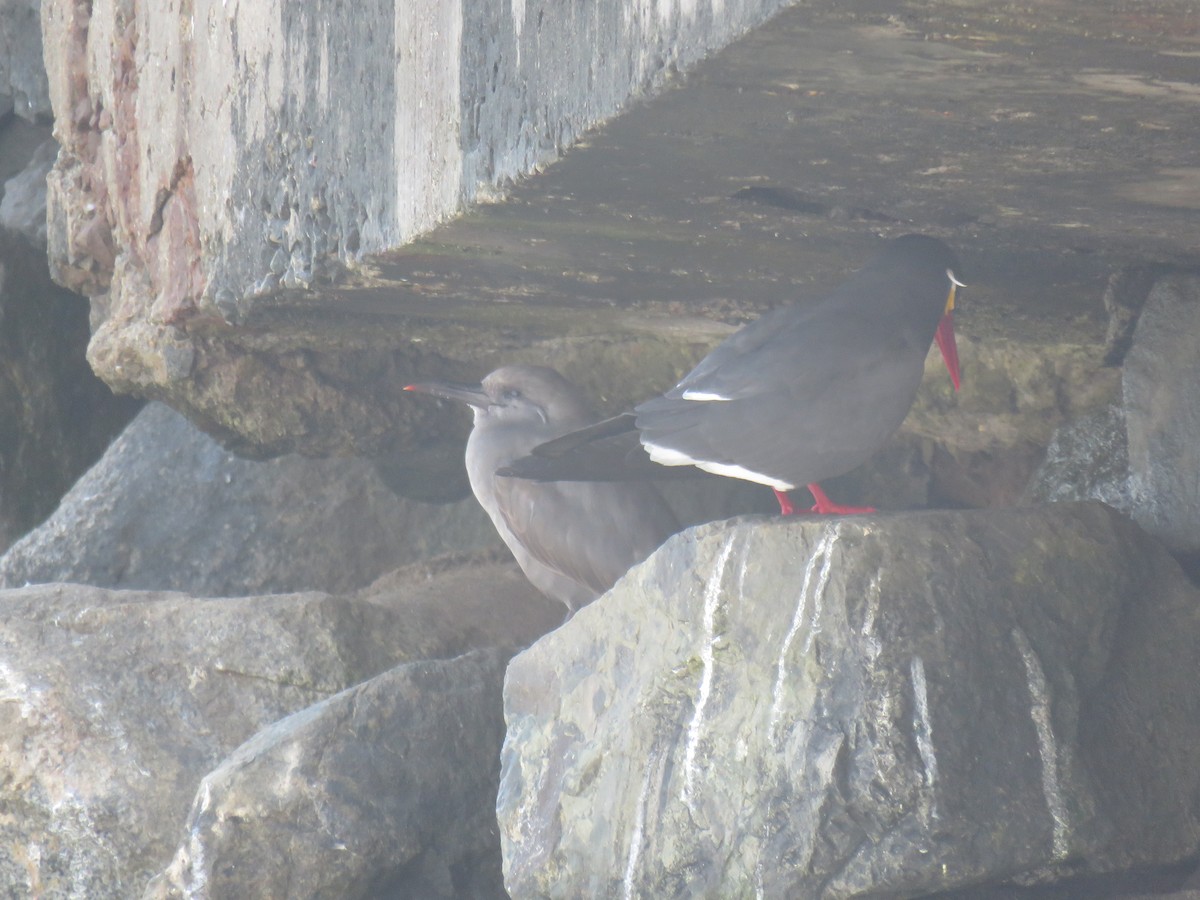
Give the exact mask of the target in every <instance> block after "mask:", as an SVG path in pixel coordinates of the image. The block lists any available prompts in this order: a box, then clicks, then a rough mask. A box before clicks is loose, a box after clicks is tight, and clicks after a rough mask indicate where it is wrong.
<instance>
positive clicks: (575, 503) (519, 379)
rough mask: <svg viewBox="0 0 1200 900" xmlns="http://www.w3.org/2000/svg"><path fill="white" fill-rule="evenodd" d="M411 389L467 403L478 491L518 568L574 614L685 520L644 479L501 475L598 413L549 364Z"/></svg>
mask: <svg viewBox="0 0 1200 900" xmlns="http://www.w3.org/2000/svg"><path fill="white" fill-rule="evenodd" d="M405 390H411V391H416V392H419V393H425V394H431V395H433V396H435V397H443V398H446V399H449V400H457V401H460V402H463V403H466V404H468V405H470V407H471V410H472V412H473V413H474V416H475V425H474V428H473V429H472V430H471V436H470V437H469V438H468V439H467V452H466V464H467V475H468V477H469V478H470V481H471V489H472V491H473V492H474V493H475V497H476V499H478V500H479V503H480V505H482V506H483V508H484V510H486V511H487V514H488V516H489V517H490V518H491V520H492V523H493V524H494V525H495V526H496V530H497V531H498V532H499V533H500V537H501V538H502V539H503V540H504V543H505V544H507V545H508V548H509V549H510V550H511V551H512V554H513V556H514V557H516V560H517V563H518V564H519V565H520V566H521V570H522V571H523V572H524V573H525V575H526V577H527V578H528V579H529V580H530V581H531V582H532V583H533V585H534V586H535V587H536V588H537V589H538V590H540V591H541V592H542V593H544V594H546V595H547V596H549V597H553V598H554V599H556V600H560V601H562V602H563V603H564V604H566V606H567V608H568V609H569V610H570V611H572V612H574V611H575V610H577V609H579V608H580V607H581V606H584V605H586V604H588V603H590V602H591V601H592V600H595V599H596V598H597V597H598V596H600V595H601V594H602V593H604V592H605V591H607V590H608V589H609V588H610V587H612V585H613V584H614V583H615V582H616V580H617V579H618V578H620V577H621V576H622V575H624V574H625V573H626V572H627V571H628V570H629V569H630V567H632V566H634V565H636V564H637V563H639V562H641V561H642V560H644V559H645V558H646V557H647V556H649V555H650V554H651V553H652V552H653V551H654V550H655V549H656V548H657V547H658V546H659V545H660V544H661V543H662V542H663V541H665V540H666V539H667V538H668V537H670V536H671V535H672V534H673V533H674V532H675V531H677V530H678V528H679V523H678V522H677V521H676V519H675V516H674V514H673V513H672V512H671V510H670V508H669V507H668V506H667V505H666V503H665V501H664V500H663V499H662V497H661V495H659V493H658V492H657V491H656V490H655V489H654V488H653V487H651V486H649V485H646V484H644V483H642V484H638V485H633V484H630V483H628V482H622V481H615V482H574V481H561V482H547V483H537V482H532V481H526V480H523V479H517V478H504V477H500V476H497V475H496V470H497V469H500V468H502V467H504V466H507V465H509V464H510V463H512V462H513V461H515V460H517V459H519V458H521V457H523V456H526V455H527V454H528V453H529V452H530V451H531V450H533V448H534V447H536V446H538V445H539V444H542V443H545V442H546V441H549V440H552V439H554V438H556V437H559V436H561V435H563V434H566V433H567V432H570V431H574V430H576V429H578V428H582V427H584V426H586V425H588V424H589V423H591V422H593V421H594V417H593V416H592V415H591V412H590V410H589V409H588V406H587V403H586V402H585V401H584V399H583V397H582V395H581V394H580V392H579V390H578V389H577V388H576V387H575V386H574V385H572V384H571V383H570V382H569V381H567V380H566V379H565V378H563V377H562V376H561V375H560V374H559V373H558V372H556V371H554V370H553V369H550V368H546V367H544V366H525V365H514V366H504V367H503V368H500V369H497V370H496V371H494V372H492V373H491V374H490V375H488V376H487V377H486V378H484V379H483V382H482V383H481V384H478V385H468V384H453V383H450V382H422V383H418V384H412V385H409V386H408V387H406V388H405Z"/></svg>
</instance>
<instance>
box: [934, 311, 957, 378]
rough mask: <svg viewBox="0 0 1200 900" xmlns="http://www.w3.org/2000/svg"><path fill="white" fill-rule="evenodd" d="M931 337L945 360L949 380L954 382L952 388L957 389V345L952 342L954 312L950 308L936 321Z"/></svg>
mask: <svg viewBox="0 0 1200 900" xmlns="http://www.w3.org/2000/svg"><path fill="white" fill-rule="evenodd" d="M933 339H934V340H935V341H936V342H937V345H938V349H939V350H941V351H942V359H944V360H945V361H946V371H948V372H949V373H950V380H951V381H952V382H954V389H955V390H956V391H957V390H958V345H957V344H955V343H954V312H953V311H952V310H946V314H945V315H944V316H942V321H940V322H938V327H937V331H936V332H935V333H934V335H933Z"/></svg>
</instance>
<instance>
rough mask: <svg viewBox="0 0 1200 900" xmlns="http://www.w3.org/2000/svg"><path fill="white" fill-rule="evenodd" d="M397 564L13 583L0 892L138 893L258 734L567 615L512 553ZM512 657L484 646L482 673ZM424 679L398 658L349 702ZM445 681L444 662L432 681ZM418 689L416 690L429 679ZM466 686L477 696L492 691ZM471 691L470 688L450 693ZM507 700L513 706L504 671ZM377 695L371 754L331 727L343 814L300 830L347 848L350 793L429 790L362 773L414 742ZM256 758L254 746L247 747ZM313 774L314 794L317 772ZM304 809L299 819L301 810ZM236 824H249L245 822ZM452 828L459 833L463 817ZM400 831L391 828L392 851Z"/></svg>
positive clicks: (7, 605) (491, 736)
mask: <svg viewBox="0 0 1200 900" xmlns="http://www.w3.org/2000/svg"><path fill="white" fill-rule="evenodd" d="M390 577H391V578H393V579H395V580H394V581H393V582H390V583H389V582H384V583H380V584H378V585H376V586H374V587H373V588H372V589H371V590H370V591H369V592H364V593H363V594H361V595H359V596H356V597H333V596H329V595H325V594H295V595H283V596H269V597H250V598H242V599H220V600H205V599H196V598H193V597H189V596H185V595H181V594H162V593H146V592H112V591H104V590H99V589H96V588H89V587H82V586H78V585H47V586H39V587H33V588H26V589H23V590H15V591H6V592H0V772H3V773H4V778H3V779H2V780H0V809H3V810H5V811H6V812H5V814H4V815H3V816H0V896H6V897H7V896H13V897H17V896H20V897H25V896H46V897H78V898H84V897H86V898H89V900H91V898H118V897H120V898H124V897H134V896H139V895H140V894H141V892H142V891H143V890H144V889H145V887H146V885H147V884H148V882H149V880H150V879H151V877H153V876H154V875H155V874H156V873H160V872H162V871H163V869H164V868H165V867H166V866H167V865H168V864H169V863H170V861H171V858H172V855H173V853H174V852H175V850H176V848H177V847H178V846H179V842H180V839H181V838H183V837H184V833H183V829H182V826H183V823H184V821H185V818H186V815H187V811H188V807H189V804H190V803H191V801H192V798H193V796H195V794H196V790H197V785H199V784H200V782H201V779H202V778H203V777H204V776H205V774H206V773H208V772H211V771H213V770H214V768H217V767H219V766H221V765H222V760H224V759H225V758H226V757H227V756H228V755H229V754H230V753H232V752H233V751H234V750H235V749H236V748H237V747H238V746H239V745H240V744H242V743H243V742H245V741H246V740H247V739H249V738H251V737H252V736H253V735H254V734H255V733H256V732H258V731H260V730H261V729H263V728H265V727H267V726H269V725H270V724H271V723H273V722H276V721H277V720H279V719H281V718H282V717H284V716H287V715H289V714H291V713H295V712H298V711H299V710H302V709H304V708H306V707H309V706H311V705H312V704H314V703H320V702H321V701H323V700H325V699H327V698H329V697H332V696H334V695H336V694H338V693H339V692H341V691H344V690H346V689H347V688H349V687H351V686H352V685H355V684H358V683H361V682H363V681H365V680H367V679H370V678H373V677H374V676H376V675H378V674H379V673H381V672H385V671H387V670H389V669H392V668H393V667H395V666H397V665H400V664H403V663H406V662H410V661H414V660H419V659H423V658H429V657H448V656H455V655H458V654H462V653H466V652H468V651H470V650H471V649H472V648H474V647H480V646H490V647H501V648H506V649H504V650H503V653H504V655H507V653H508V652H511V648H513V647H519V646H524V645H525V644H527V643H528V642H529V641H530V640H532V639H533V638H534V637H536V636H537V635H538V634H541V633H543V632H544V631H545V630H546V629H547V628H549V627H552V626H553V625H554V624H556V623H557V622H558V621H559V620H560V619H561V613H560V612H559V611H558V610H557V609H556V608H555V606H554V604H553V603H551V602H550V601H545V600H543V599H542V598H539V597H537V596H536V595H535V594H534V592H533V591H532V589H531V588H530V587H529V585H528V583H527V582H525V581H524V579H523V578H522V577H521V575H520V572H519V571H518V570H517V568H516V566H515V565H512V564H506V565H503V566H501V565H495V564H491V565H484V566H481V567H477V568H475V569H473V570H462V569H448V570H441V569H438V568H429V567H417V568H416V569H415V570H413V571H410V572H407V573H400V574H397V575H394V576H390ZM495 665H497V663H496V662H494V661H493V662H491V663H484V662H479V663H478V667H479V671H480V672H481V673H483V672H486V671H488V667H489V666H492V667H494V666H495ZM463 668H464V669H465V670H467V671H469V670H470V665H465V666H464V667H463ZM434 669H436V666H435V667H434ZM418 671H419V670H418ZM480 677H481V678H482V675H481V676H480ZM405 678H411V682H412V684H413V685H419V684H420V683H421V678H420V677H418V675H417V674H413V675H412V676H404V675H396V676H394V678H393V679H392V680H390V681H385V682H383V683H381V684H380V685H379V686H378V687H376V688H371V689H367V690H365V691H364V692H363V693H360V694H356V695H350V696H348V697H347V696H346V695H343V700H342V701H339V704H342V705H340V706H338V705H337V704H335V706H337V708H338V709H343V710H344V709H345V705H344V704H345V702H346V701H347V700H349V701H351V705H353V700H354V699H356V698H357V699H361V700H363V701H364V702H366V701H367V700H368V699H370V698H375V700H376V701H378V702H379V703H383V701H384V700H385V699H386V698H382V697H379V696H378V694H377V693H376V692H377V691H380V690H383V689H384V687H386V686H387V685H389V684H390V685H391V686H392V687H395V686H396V685H397V684H398V683H402V682H403V681H404V679H405ZM437 680H438V679H437V676H436V675H430V676H429V682H430V683H436V682H437ZM482 683H483V682H482V681H480V682H479V683H478V684H477V683H476V682H473V681H471V679H470V678H469V677H466V675H465V674H464V676H463V685H464V686H463V691H464V693H465V694H467V695H468V697H475V694H474V693H472V692H478V690H479V689H480V688H479V685H480V684H482ZM403 696H404V697H406V698H407V699H410V700H411V699H412V698H414V697H415V696H416V693H415V691H410V692H409V693H407V694H404V695H403ZM460 699H462V703H463V706H462V707H461V708H463V709H465V708H468V707H470V708H473V707H471V704H472V703H475V702H480V701H478V698H476V699H464V698H460ZM454 702H457V701H456V700H455V696H454V695H453V692H451V696H445V697H443V698H442V707H441V708H448V707H449V706H451V705H452V704H453V703H454ZM492 702H493V703H494V704H496V706H495V707H494V709H498V708H499V706H498V698H497V697H496V696H495V689H494V688H493V694H492ZM369 708H370V704H369V703H368V704H367V705H366V706H364V708H363V717H362V718H359V719H353V717H351V718H350V719H342V720H341V721H342V723H343V724H349V723H352V722H353V723H354V724H355V727H358V728H360V729H361V730H360V731H358V732H356V734H357V737H359V738H363V739H364V741H365V743H364V744H363V745H360V749H361V750H362V753H363V756H362V757H359V758H356V757H355V749H354V748H355V742H354V741H350V742H349V743H346V744H343V745H342V747H341V750H340V751H339V753H338V754H334V753H333V752H332V751H333V745H332V744H329V743H327V744H325V745H322V746H323V747H324V748H325V749H328V750H329V751H330V753H331V756H330V758H329V760H327V761H326V762H325V763H324V766H325V768H323V769H322V770H321V775H322V776H324V777H327V778H328V783H327V784H325V785H324V786H323V787H321V788H320V789H321V790H328V791H329V797H330V798H331V800H330V804H331V805H330V806H328V807H325V808H324V809H323V811H324V812H328V813H329V814H330V817H329V818H326V819H324V820H323V825H324V826H327V828H326V829H325V830H322V829H321V828H317V830H316V833H315V834H311V835H300V834H299V833H297V834H295V835H294V836H295V838H296V840H297V841H301V840H303V841H305V842H309V843H308V845H309V846H317V845H320V846H322V847H324V851H325V852H327V853H333V854H335V855H336V853H337V852H338V851H336V850H334V849H332V848H331V841H336V839H337V838H338V837H339V836H341V829H340V824H339V823H342V822H346V821H349V820H350V818H352V817H351V816H350V812H349V809H350V808H351V807H352V806H353V803H352V802H351V801H350V800H349V799H346V804H347V805H346V807H345V808H339V807H337V803H338V800H337V798H338V797H345V798H349V797H351V796H352V795H354V793H355V791H360V792H363V793H362V794H361V795H365V794H366V793H367V792H371V791H373V792H374V794H375V796H376V799H377V800H378V803H379V804H380V806H378V807H376V808H377V809H383V808H387V809H391V810H398V809H402V808H404V804H405V803H406V802H408V801H410V800H412V799H413V798H412V797H411V796H409V797H407V798H405V797H403V796H401V797H392V796H390V795H389V794H388V786H387V785H381V784H380V782H379V781H378V780H375V781H370V780H368V781H359V779H366V778H368V776H370V773H371V772H372V771H374V772H375V773H376V776H379V773H380V772H381V771H382V770H379V769H376V770H373V769H372V766H374V765H376V764H378V765H380V766H390V767H391V768H390V769H388V771H390V772H394V771H395V770H396V769H395V767H396V765H397V763H396V761H395V760H394V759H389V750H390V752H391V753H395V752H397V751H401V752H400V755H401V756H403V755H404V754H403V752H402V751H403V745H402V744H398V743H391V744H387V743H385V744H383V745H380V746H376V745H373V744H371V743H370V741H369V740H368V738H369V737H370V735H371V728H372V727H373V723H374V722H382V721H383V713H382V712H377V713H376V712H371V713H367V712H366V710H368V709H369ZM438 709H439V707H432V706H431V707H429V709H428V710H427V713H426V714H433V713H436V712H437V711H438ZM330 714H331V715H333V714H332V713H330ZM397 714H398V713H397V711H396V709H392V710H390V711H388V715H389V716H394V715H397ZM333 717H334V718H336V715H333ZM310 718H316V715H314V716H310ZM461 721H462V720H461V719H459V718H455V717H451V716H449V715H447V718H446V721H445V722H444V723H443V725H444V727H445V728H447V729H452V728H454V727H455V726H457V725H458V724H460V723H461ZM486 721H487V720H486V718H481V719H479V722H481V723H483V722H486ZM393 724H394V722H393ZM471 724H472V726H474V724H475V721H474V720H472V723H471ZM344 737H345V736H343V739H344ZM391 739H392V738H390V737H389V740H391ZM458 739H459V741H461V743H462V745H463V747H462V752H463V753H467V752H468V751H470V750H471V748H477V747H478V746H479V744H478V743H477V741H484V740H493V741H494V749H493V751H492V752H493V753H495V752H496V750H498V748H499V734H498V726H496V725H494V724H493V725H492V726H490V730H489V728H479V729H478V732H476V731H475V730H473V728H472V729H462V731H461V733H459V735H458ZM261 744H262V742H261V741H260V744H259V745H260V746H261ZM320 749H321V747H320V746H318V747H317V748H316V752H318V753H319V752H320ZM441 749H442V752H443V753H444V754H445V756H446V757H447V759H454V758H455V757H454V754H455V753H456V752H459V749H458V748H456V747H455V746H453V745H444V746H443V747H442V748H441ZM429 752H430V753H432V752H433V751H432V749H430V750H429ZM367 756H371V758H372V759H373V760H374V762H369V761H367V760H366V757H367ZM493 758H494V757H493ZM240 760H241V761H242V762H246V761H247V760H246V758H245V755H243V756H242V757H241V758H240ZM335 763H336V765H335ZM360 763H361V765H360ZM431 765H432V764H431ZM225 771H229V770H228V769H226V770H225ZM420 771H422V772H424V773H425V774H429V773H430V771H431V770H430V769H429V768H426V769H421V770H420ZM379 777H381V776H379ZM473 777H474V778H479V779H486V778H492V779H494V777H495V775H494V772H486V771H472V772H471V773H464V774H463V783H467V782H468V781H469V780H470V778H473ZM300 781H301V782H303V779H300ZM393 787H395V786H393ZM296 789H297V790H299V791H301V792H303V791H304V790H305V785H304V784H303V783H301V784H298V785H296ZM312 790H313V791H314V792H316V791H317V790H318V788H317V786H316V785H312ZM361 795H360V796H361ZM264 802H267V801H266V800H264ZM389 804H390V805H389ZM489 805H490V804H489ZM222 808H224V807H222ZM422 808H423V810H424V811H425V812H428V813H432V810H431V809H430V808H429V807H428V806H424V807H422ZM249 812H250V811H246V814H247V815H249ZM367 812H369V811H364V812H363V815H367ZM289 816H290V813H289ZM288 824H291V825H297V826H298V825H299V824H300V822H299V821H298V820H296V819H290V818H289V821H288ZM304 824H305V825H307V824H311V820H305V822H304ZM227 827H228V828H230V829H234V830H235V831H236V823H235V822H233V821H232V820H230V821H228V822H227ZM281 828H283V829H284V830H286V827H285V826H284V825H281ZM329 829H332V832H331V831H330V830H329ZM241 833H243V834H244V833H245V832H244V831H243V832H241ZM331 833H332V838H331ZM465 834H467V835H468V837H464V844H463V845H462V846H463V847H468V846H469V839H473V838H474V837H477V836H478V830H470V829H468V830H466V832H465ZM423 835H424V836H426V837H428V835H426V834H425V833H423ZM257 837H258V835H257V833H256V839H257ZM438 837H439V838H444V839H445V840H446V841H447V845H446V846H447V847H449V846H450V842H451V840H452V838H451V837H450V836H449V835H448V834H438ZM264 840H265V838H264ZM364 840H365V839H364ZM387 840H388V838H386V837H380V841H381V843H379V844H375V845H373V846H374V847H375V848H376V850H378V848H379V847H380V846H384V845H385V844H386V842H387ZM226 846H228V845H226ZM256 846H262V844H261V843H260V844H251V847H256ZM365 846H366V845H365V844H361V845H358V847H357V849H360V850H361V849H363V848H364V847H365ZM388 846H392V845H388ZM410 846H411V845H410ZM427 848H428V845H426V849H427ZM372 852H374V851H372ZM464 852H465V851H464ZM447 853H449V851H448V850H447ZM374 858H375V859H377V857H374ZM424 858H426V859H429V860H434V859H435V858H436V854H434V853H427V854H426V855H425V857H424ZM279 859H280V861H284V858H283V857H280V858H279ZM259 862H261V863H263V864H265V863H266V860H260V861H259ZM345 865H346V866H347V868H348V869H353V864H352V863H350V862H346V863H345ZM431 865H432V863H431ZM435 868H436V867H435ZM218 874H219V873H218ZM214 877H217V875H216V874H215V875H214ZM246 877H249V876H246ZM233 896H250V894H247V893H241V894H240V895H236V894H235V895H233ZM257 896H271V895H270V894H261V895H257ZM275 896H280V895H275Z"/></svg>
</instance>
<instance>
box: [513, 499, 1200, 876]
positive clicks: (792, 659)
mask: <svg viewBox="0 0 1200 900" xmlns="http://www.w3.org/2000/svg"><path fill="white" fill-rule="evenodd" d="M1198 600H1200V595H1198V593H1197V590H1196V588H1195V586H1193V585H1192V584H1191V583H1190V582H1189V581H1188V580H1187V578H1186V577H1185V576H1184V574H1183V573H1182V571H1181V570H1180V568H1179V566H1178V565H1176V564H1175V562H1174V561H1173V560H1172V559H1171V558H1170V556H1169V555H1168V554H1167V553H1166V552H1165V551H1164V549H1163V548H1162V547H1161V546H1160V545H1158V544H1157V542H1156V541H1154V540H1153V539H1152V538H1150V537H1149V536H1147V535H1146V534H1145V533H1144V532H1142V531H1141V530H1140V529H1139V528H1138V527H1137V526H1136V525H1134V524H1133V523H1132V522H1130V521H1129V520H1127V519H1125V518H1124V517H1123V516H1121V515H1119V514H1118V513H1116V512H1114V511H1113V510H1111V509H1108V508H1107V507H1104V506H1103V505H1101V504H1097V503H1089V504H1053V505H1049V506H1043V507H1038V508H1030V509H1007V510H975V511H966V512H936V513H928V512H927V513H916V514H905V515H877V516H854V517H846V518H842V519H833V520H824V521H822V520H812V519H809V520H808V521H805V520H802V519H791V520H784V519H778V518H775V519H770V520H763V519H756V518H748V519H741V520H732V521H727V522H720V523H714V524H712V525H709V526H702V527H701V528H697V529H694V530H692V531H689V532H685V533H683V534H681V535H677V536H676V537H674V538H672V539H671V540H670V541H668V542H667V544H666V545H664V546H663V548H662V549H661V550H660V551H659V552H658V553H656V554H655V555H654V556H653V557H651V558H650V560H648V561H647V562H646V563H645V564H643V565H641V566H638V567H636V568H634V569H633V570H632V571H631V572H630V573H629V574H628V575H627V576H626V577H625V578H624V579H623V580H622V581H620V582H618V584H617V585H616V586H615V587H614V589H613V590H612V591H611V592H610V593H609V594H607V595H605V596H604V597H602V598H601V599H600V600H598V601H596V603H594V604H592V605H591V606H589V607H588V608H586V609H584V610H582V611H580V612H579V613H578V614H577V615H576V616H575V617H574V618H573V619H572V620H571V621H570V622H568V623H566V624H565V625H564V626H563V627H562V628H559V629H557V630H556V631H554V632H552V633H550V634H548V635H546V636H545V637H544V638H542V639H541V640H539V641H538V642H537V643H536V644H534V645H533V646H532V647H530V648H529V649H528V650H527V651H525V652H524V653H521V654H520V655H518V656H517V657H515V658H514V659H513V661H512V663H511V664H510V666H509V670H508V675H507V677H506V681H505V718H506V721H507V723H508V734H507V738H506V740H505V750H504V757H503V773H502V776H501V791H500V800H499V804H498V815H499V819H500V825H501V834H502V837H503V840H504V860H505V884H506V886H507V887H508V889H509V891H510V893H511V894H512V895H513V896H514V897H578V896H605V897H609V896H613V897H615V896H625V897H640V896H647V897H664V896H722V897H725V896H728V897H750V896H762V897H805V898H816V897H820V898H839V897H840V898H847V897H865V896H901V897H908V896H922V895H924V894H925V893H928V892H933V891H937V890H951V889H955V888H966V887H970V886H971V885H976V884H981V883H988V882H993V883H994V882H1007V881H1010V880H1012V879H1018V880H1020V879H1030V878H1053V877H1055V876H1059V877H1061V876H1062V875H1064V874H1068V875H1074V874H1080V873H1089V872H1090V873H1096V872H1114V871H1123V870H1127V869H1131V868H1137V867H1139V866H1146V865H1151V864H1173V863H1177V862H1180V861H1183V860H1187V859H1189V858H1191V857H1192V856H1193V855H1194V854H1195V853H1196V850H1197V848H1198V846H1200V810H1198V809H1197V808H1196V805H1195V797H1196V791H1197V790H1198V789H1200V780H1198V775H1197V768H1196V765H1195V760H1196V754H1197V748H1198V747H1200V719H1198V718H1197V717H1198V716H1200V688H1198V687H1197V679H1196V673H1197V670H1198V667H1200V642H1198V637H1200V604H1198ZM1067 896H1070V895H1069V894H1068V895H1067ZM1074 896H1088V895H1087V894H1075V895H1074Z"/></svg>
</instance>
